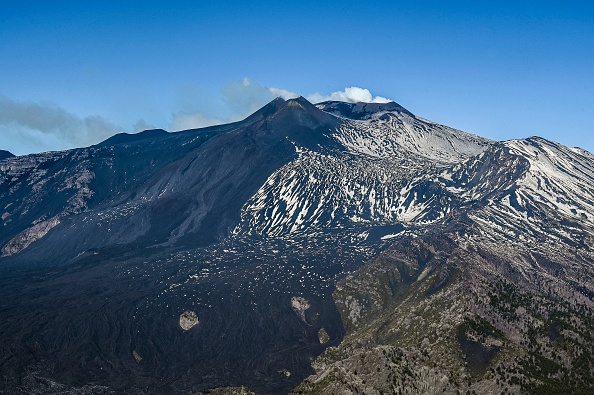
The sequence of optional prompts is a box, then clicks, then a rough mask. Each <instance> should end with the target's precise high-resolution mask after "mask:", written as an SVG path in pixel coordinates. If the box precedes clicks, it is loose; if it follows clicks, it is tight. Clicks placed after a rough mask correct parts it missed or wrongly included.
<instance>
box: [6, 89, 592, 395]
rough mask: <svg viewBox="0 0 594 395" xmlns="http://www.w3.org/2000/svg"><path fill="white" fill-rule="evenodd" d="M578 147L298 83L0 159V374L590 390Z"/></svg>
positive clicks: (165, 388) (87, 384) (192, 382)
mask: <svg viewBox="0 0 594 395" xmlns="http://www.w3.org/2000/svg"><path fill="white" fill-rule="evenodd" d="M593 163H594V156H593V155H592V154H590V153H588V152H586V151H583V150H577V149H569V148H567V147H564V146H562V145H560V144H556V143H553V142H549V141H547V140H544V139H539V138H530V139H525V140H511V141H506V142H501V143H497V142H493V141H490V140H487V139H483V138H480V137H478V136H474V135H470V134H467V133H464V132H461V131H457V130H454V129H451V128H448V127H446V126H443V125H438V124H435V123H432V122H430V121H426V120H423V119H422V118H418V117H415V116H414V115H413V114H411V113H410V112H408V111H407V110H405V109H404V108H402V107H401V106H399V105H398V104H396V103H393V102H392V103H339V102H326V103H320V104H318V105H315V106H314V105H312V104H311V103H309V102H308V101H307V100H305V99H303V98H297V99H292V100H283V99H276V100H274V101H272V102H271V103H269V104H267V105H266V106H264V107H263V108H262V109H260V110H259V111H257V112H256V113H254V114H252V115H251V116H249V117H248V118H246V119H244V120H242V121H240V122H235V123H232V124H226V125H219V126H212V127H208V128H202V129H192V130H186V131H181V132H176V133H167V132H166V131H163V130H150V131H145V132H142V133H139V134H135V135H127V134H120V135H116V136H113V137H111V138H110V139H107V140H106V141H104V142H102V143H101V144H98V145H96V146H92V147H88V148H80V149H74V150H69V151H63V152H49V153H43V154H36V155H26V156H20V157H14V158H10V159H8V160H3V161H2V163H0V208H1V209H2V210H1V211H0V218H1V221H0V230H1V231H0V250H1V255H0V374H1V375H2V377H3V380H2V381H1V382H0V392H3V393H9V394H10V393H42V392H43V393H65V392H72V393H86V394H98V393H110V391H115V392H116V393H132V394H136V393H190V392H197V391H206V390H210V389H213V388H217V387H239V386H241V385H247V386H248V387H249V388H250V389H251V390H254V391H256V392H260V393H272V394H282V393H288V392H289V391H291V390H292V389H294V388H295V387H296V386H298V385H300V383H301V385H300V386H299V388H298V390H299V391H303V392H305V393H325V392H334V393H342V392H348V391H359V392H362V393H367V392H370V393H380V392H384V393H390V392H395V391H397V390H398V389H399V390H402V391H405V390H407V389H410V388H417V389H419V388H436V389H437V390H438V391H440V392H441V393H456V391H458V390H461V391H464V392H467V391H476V392H481V393H483V392H485V391H487V393H488V392H489V391H491V392H492V393H501V392H504V390H505V389H507V388H508V387H509V386H515V387H513V388H514V390H515V389H518V388H520V389H521V390H523V391H525V392H527V393H542V392H543V391H545V390H547V389H548V388H560V389H561V390H560V393H561V392H563V391H565V392H567V393H572V392H574V393H577V390H578V389H580V388H582V389H586V390H591V389H592V388H591V387H592V386H591V385H590V384H589V383H592V370H591V366H593V365H594V361H593V360H592V358H591V356H592V355H593V353H592V350H590V349H589V348H588V346H587V345H588V344H590V342H589V339H591V338H592V337H593V336H594V333H592V328H593V327H594V326H593V325H592V323H593V321H592V317H593V316H594V308H593V307H592V306H594V302H593V300H594V299H593V297H594V289H593V287H592V284H593V282H592V279H594V273H593V272H592V267H594V265H592V262H594V257H593V256H592V243H593V241H592V236H591V235H592V234H594V217H593V216H592V212H594V203H593V201H594V198H593V197H592V194H593V192H592V191H594V165H593ZM187 312H192V314H195V316H196V317H199V321H196V325H195V326H192V327H191V328H190V327H189V326H185V327H182V326H180V316H182V315H183V314H185V313H187ZM321 333H322V334H327V336H323V342H322V341H321V337H320V334H321ZM316 358H317V359H316ZM314 360H316V362H315V365H314V366H315V370H314V368H313V367H312V361H314ZM465 361H466V362H467V364H466V365H465V364H464V362H465ZM468 363H473V364H474V365H476V366H474V365H473V366H468ZM314 374H317V376H313V377H311V378H310V379H307V380H305V379H306V378H307V377H308V376H310V375H314ZM444 377H445V378H444ZM304 380H305V381H304ZM512 382H513V383H512ZM217 391H219V390H217ZM220 391H221V393H225V390H224V389H223V390H220ZM230 391H231V392H232V390H230Z"/></svg>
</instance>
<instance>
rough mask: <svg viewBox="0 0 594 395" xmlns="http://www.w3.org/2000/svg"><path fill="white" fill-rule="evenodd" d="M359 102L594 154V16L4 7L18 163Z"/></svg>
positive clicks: (498, 9)
mask: <svg viewBox="0 0 594 395" xmlns="http://www.w3.org/2000/svg"><path fill="white" fill-rule="evenodd" d="M353 86H355V87H361V88H365V89H368V90H369V91H370V92H371V93H372V94H373V95H374V96H381V97H386V98H390V99H392V100H394V101H396V102H398V103H399V104H401V105H403V106H404V107H406V108H407V109H409V110H410V111H412V112H413V113H415V114H417V115H419V116H422V117H424V118H428V119H431V120H433V121H436V122H439V123H442V124H446V125H448V126H451V127H455V128H458V129H461V130H464V131H467V132H472V133H476V134H479V135H482V136H485V137H489V138H492V139H496V140H504V139H511V138H522V137H528V136H532V135H539V136H542V137H545V138H548V139H551V140H555V141H559V142H561V143H564V144H566V145H570V146H581V147H583V148H586V149H588V150H590V151H594V4H593V3H592V2H586V1H579V2H577V1H574V2H572V1H563V2H561V1H559V2H548V1H535V2H532V1H514V2H506V1H485V2H483V1H480V0H475V1H469V2H456V1H425V2H416V1H405V2H400V1H356V2H355V1H348V0H347V1H321V0H317V1H308V0H301V1H297V2H283V1H278V0H275V1H266V0H261V1H258V2H243V1H242V2H239V1H236V2H224V1H217V2H215V1H208V2H207V1H196V0H194V1H177V2H176V1H168V2H165V1H150V0H145V1H117V2H115V1H93V2H91V1H70V2H66V1H37V2H35V1H27V0H22V1H2V2H1V3H0V149H7V150H10V151H12V152H13V153H15V154H26V153H30V152H39V151H45V150H55V149H65V148H71V147H75V146H82V145H89V144H93V143H96V142H98V141H100V140H102V139H104V138H106V137H108V136H109V135H111V134H113V133H116V132H118V131H127V132H134V131H138V130H141V129H143V128H148V127H161V128H165V129H168V130H179V129H182V128H184V127H192V126H204V125H207V124H212V123H216V122H226V121H230V120H235V119H237V118H240V117H242V116H245V115H247V114H248V113H249V112H250V111H252V110H254V109H256V108H257V107H259V106H261V105H263V104H265V103H266V102H267V101H268V100H270V99H271V98H272V97H273V96H274V95H276V94H279V92H280V93H282V94H284V93H286V92H284V91H283V90H286V91H290V92H295V93H297V94H300V95H303V96H305V97H310V98H311V97H313V96H312V95H313V94H318V95H317V96H315V97H324V96H328V95H331V94H332V93H333V92H339V91H344V89H345V88H347V87H353ZM283 92H284V93H283ZM347 96H348V95H347Z"/></svg>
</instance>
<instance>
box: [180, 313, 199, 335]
mask: <svg viewBox="0 0 594 395" xmlns="http://www.w3.org/2000/svg"><path fill="white" fill-rule="evenodd" d="M199 322H200V320H198V316H197V315H196V313H195V312H193V311H184V312H183V313H181V315H180V316H179V326H180V327H181V328H182V329H183V330H184V331H189V330H190V329H192V328H193V327H195V326H196V325H198V323H199Z"/></svg>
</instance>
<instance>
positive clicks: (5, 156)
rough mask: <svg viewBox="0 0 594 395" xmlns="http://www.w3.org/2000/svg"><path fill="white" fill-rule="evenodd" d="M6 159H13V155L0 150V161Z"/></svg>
mask: <svg viewBox="0 0 594 395" xmlns="http://www.w3.org/2000/svg"><path fill="white" fill-rule="evenodd" d="M8 158H14V154H13V153H12V152H9V151H5V150H0V160H2V159H8Z"/></svg>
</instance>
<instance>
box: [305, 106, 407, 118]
mask: <svg viewBox="0 0 594 395" xmlns="http://www.w3.org/2000/svg"><path fill="white" fill-rule="evenodd" d="M316 107H318V108H319V109H321V110H323V111H325V112H327V113H330V114H334V115H337V116H340V117H343V118H348V119H357V120H364V119H370V118H371V117H372V116H373V115H374V114H377V113H385V112H393V113H404V114H407V115H409V116H414V115H413V114H412V113H411V112H410V111H408V110H407V109H406V108H404V107H402V106H401V105H400V104H398V103H396V102H393V101H392V102H388V103H345V102H340V101H325V102H322V103H318V104H316Z"/></svg>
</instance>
